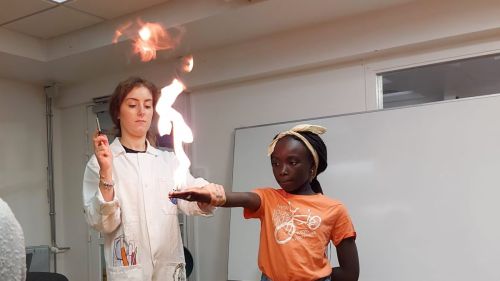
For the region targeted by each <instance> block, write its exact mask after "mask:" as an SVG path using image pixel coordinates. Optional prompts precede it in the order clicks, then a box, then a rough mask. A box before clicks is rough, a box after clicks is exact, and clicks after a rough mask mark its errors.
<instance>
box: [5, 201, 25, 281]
mask: <svg viewBox="0 0 500 281" xmlns="http://www.w3.org/2000/svg"><path fill="white" fill-rule="evenodd" d="M0 231H1V235H0V276H1V278H0V279H1V280H12V281H24V280H26V251H25V248H24V247H25V246H24V235H23V230H22V228H21V226H20V225H19V222H18V221H17V219H16V217H15V216H14V214H13V213H12V211H11V210H10V208H9V206H8V205H7V203H5V202H4V201H3V200H2V199H0Z"/></svg>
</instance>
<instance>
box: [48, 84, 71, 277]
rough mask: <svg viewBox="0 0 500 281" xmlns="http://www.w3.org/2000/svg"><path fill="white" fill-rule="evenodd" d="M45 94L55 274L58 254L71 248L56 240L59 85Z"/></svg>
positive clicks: (52, 248)
mask: <svg viewBox="0 0 500 281" xmlns="http://www.w3.org/2000/svg"><path fill="white" fill-rule="evenodd" d="M44 92H45V122H46V125H47V126H46V128H47V132H46V133H47V196H48V198H49V216H50V243H51V247H50V250H51V252H52V255H53V259H54V272H57V256H56V255H57V254H59V253H63V252H65V251H67V250H69V249H70V247H61V248H59V247H58V246H57V239H56V205H55V192H54V158H53V147H54V142H53V131H54V130H53V126H52V118H53V116H54V115H53V112H52V106H53V98H54V97H55V95H56V94H57V85H56V84H51V85H49V86H45V87H44Z"/></svg>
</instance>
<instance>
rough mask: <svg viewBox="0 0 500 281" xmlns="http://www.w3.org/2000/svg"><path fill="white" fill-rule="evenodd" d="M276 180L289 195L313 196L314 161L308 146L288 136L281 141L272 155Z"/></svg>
mask: <svg viewBox="0 0 500 281" xmlns="http://www.w3.org/2000/svg"><path fill="white" fill-rule="evenodd" d="M271 165H272V167H273V174H274V178H275V179H276V181H277V182H278V184H279V185H280V186H281V188H283V189H284V190H285V191H286V192H288V193H293V194H311V193H314V192H313V191H312V189H311V185H310V180H311V177H312V169H313V165H312V161H311V159H310V156H309V151H308V150H307V148H306V146H305V145H304V144H303V143H302V142H301V141H299V140H296V139H294V138H292V137H289V136H286V137H283V138H282V139H280V140H279V141H278V142H277V143H276V146H275V147H274V151H273V153H272V154H271Z"/></svg>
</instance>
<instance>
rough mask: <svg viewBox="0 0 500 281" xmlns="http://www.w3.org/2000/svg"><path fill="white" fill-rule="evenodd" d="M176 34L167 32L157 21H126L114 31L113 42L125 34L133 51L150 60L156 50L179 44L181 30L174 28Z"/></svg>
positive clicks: (145, 59)
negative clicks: (130, 41)
mask: <svg viewBox="0 0 500 281" xmlns="http://www.w3.org/2000/svg"><path fill="white" fill-rule="evenodd" d="M174 30H176V31H177V32H176V33H177V36H175V35H174V34H173V33H169V32H167V31H166V30H165V29H164V28H163V26H161V25H160V24H159V23H151V22H146V23H143V22H142V21H140V20H138V21H137V23H136V24H133V23H126V24H124V25H123V26H121V27H119V28H118V29H117V30H116V31H115V36H114V38H113V43H117V42H118V39H119V38H120V37H122V36H126V37H127V38H130V39H131V40H132V41H133V45H134V46H133V52H134V53H136V54H139V56H140V57H141V60H142V61H151V60H153V59H155V58H156V51H159V50H167V49H173V48H175V46H176V45H178V44H179V40H180V37H181V35H182V33H183V32H182V30H181V29H179V28H177V29H174Z"/></svg>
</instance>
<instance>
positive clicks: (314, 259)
mask: <svg viewBox="0 0 500 281" xmlns="http://www.w3.org/2000/svg"><path fill="white" fill-rule="evenodd" d="M325 131H326V129H325V128H323V127H321V126H314V125H307V124H304V125H298V126H295V127H293V128H292V129H291V130H289V131H285V132H282V133H280V134H278V135H277V136H276V137H275V138H274V140H273V142H272V143H271V144H270V145H269V149H268V153H269V155H270V157H271V164H272V168H273V174H274V177H275V178H276V181H277V182H278V184H279V185H280V186H281V189H273V188H261V189H256V190H254V191H252V192H228V191H224V188H223V187H222V186H220V185H216V184H210V185H208V186H206V187H204V188H192V189H184V190H182V191H177V192H172V193H171V194H170V197H172V198H181V199H185V200H189V201H198V202H205V203H210V204H212V205H215V206H222V207H243V208H244V216H245V218H258V219H260V221H261V232H260V245H259V261H258V264H259V269H260V270H261V271H262V278H261V281H271V280H272V281H313V280H321V281H330V280H331V281H344V280H346V281H351V280H352V281H356V280H358V276H359V261H358V252H357V248H356V243H355V238H356V232H355V230H354V227H353V225H352V222H351V219H350V217H349V214H348V212H347V209H346V208H345V206H344V205H343V204H342V203H341V202H339V201H337V200H334V199H330V198H328V197H326V196H324V195H323V190H322V188H321V185H320V183H319V182H318V179H317V175H318V174H319V173H321V172H323V171H324V170H325V169H326V167H327V150H326V145H325V143H324V142H323V140H322V139H321V138H320V137H319V134H322V133H324V132H325ZM330 241H332V242H333V244H334V245H335V247H336V249H337V257H338V261H339V265H340V266H339V267H335V268H331V265H330V263H329V261H328V258H327V256H326V248H327V246H328V243H329V242H330Z"/></svg>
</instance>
